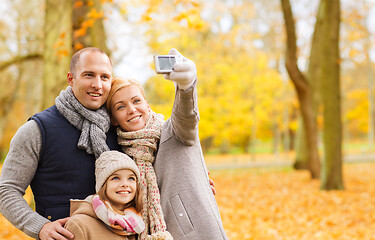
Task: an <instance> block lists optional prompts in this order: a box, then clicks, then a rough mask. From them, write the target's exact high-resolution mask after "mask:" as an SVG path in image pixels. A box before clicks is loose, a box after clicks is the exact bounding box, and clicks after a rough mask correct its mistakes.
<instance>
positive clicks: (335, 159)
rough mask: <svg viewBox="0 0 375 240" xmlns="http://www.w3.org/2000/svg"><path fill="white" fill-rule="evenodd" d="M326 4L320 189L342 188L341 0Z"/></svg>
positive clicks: (323, 41) (325, 1) (324, 12)
mask: <svg viewBox="0 0 375 240" xmlns="http://www.w3.org/2000/svg"><path fill="white" fill-rule="evenodd" d="M322 2H323V4H324V6H323V7H324V11H323V14H324V15H323V18H324V25H323V33H322V38H323V40H322V50H323V54H322V55H321V62H322V84H321V86H322V90H321V92H322V100H323V117H324V126H323V144H324V164H323V171H322V179H321V189H324V190H332V189H343V188H344V185H343V180H342V149H341V145H342V122H341V104H340V101H341V97H340V54H339V31H340V1H339V0H322Z"/></svg>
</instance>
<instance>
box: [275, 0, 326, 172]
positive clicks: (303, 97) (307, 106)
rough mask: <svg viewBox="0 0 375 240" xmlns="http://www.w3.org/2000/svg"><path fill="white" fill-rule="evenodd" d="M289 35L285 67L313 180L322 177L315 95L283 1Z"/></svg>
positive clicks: (286, 4) (287, 9)
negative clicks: (302, 68) (294, 94)
mask: <svg viewBox="0 0 375 240" xmlns="http://www.w3.org/2000/svg"><path fill="white" fill-rule="evenodd" d="M281 4H282V9H283V13H284V21H285V28H286V33H287V40H286V41H287V50H286V57H285V59H286V60H285V66H286V69H287V71H288V73H289V76H290V78H291V80H292V82H293V84H294V87H295V89H296V92H297V97H298V101H299V103H300V110H301V115H302V119H303V126H304V132H305V139H306V152H307V167H308V169H309V171H310V174H311V177H312V178H318V177H319V176H320V161H319V153H318V147H317V129H316V121H315V115H314V107H313V106H314V105H313V93H312V89H311V85H310V83H309V82H308V80H307V79H306V76H305V75H304V74H303V73H302V72H301V71H300V69H299V68H298V65H297V44H296V41H297V40H296V33H295V27H294V25H295V24H294V19H293V13H292V9H291V6H290V2H289V0H281Z"/></svg>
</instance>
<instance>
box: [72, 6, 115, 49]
mask: <svg viewBox="0 0 375 240" xmlns="http://www.w3.org/2000/svg"><path fill="white" fill-rule="evenodd" d="M77 1H78V0H74V2H77ZM91 9H95V11H96V12H98V13H100V12H101V11H102V3H101V1H100V0H94V1H93V6H88V1H83V5H82V6H81V7H78V8H75V9H74V12H73V30H78V29H80V28H82V27H83V26H82V25H83V22H84V21H87V20H89V19H88V17H87V14H88V13H89V12H90V11H91ZM91 20H93V21H94V22H93V25H92V26H90V27H88V28H87V32H86V34H85V35H84V36H79V37H74V38H73V43H74V44H73V45H74V46H76V49H74V51H76V50H79V48H78V46H81V47H80V48H84V47H97V48H99V49H101V50H103V51H104V52H105V53H106V54H107V55H108V56H110V51H109V49H108V47H107V44H106V40H107V37H106V36H107V35H106V32H105V29H104V23H103V18H96V19H91Z"/></svg>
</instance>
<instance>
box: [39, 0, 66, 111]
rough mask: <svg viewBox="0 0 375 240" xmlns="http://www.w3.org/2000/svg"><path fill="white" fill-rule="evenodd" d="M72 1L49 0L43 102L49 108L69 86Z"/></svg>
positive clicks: (45, 40) (47, 6)
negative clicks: (67, 85) (67, 79)
mask: <svg viewBox="0 0 375 240" xmlns="http://www.w3.org/2000/svg"><path fill="white" fill-rule="evenodd" d="M72 12H73V5H72V0H65V1H60V0H47V1H46V17H45V27H44V30H45V33H44V53H43V62H44V71H43V103H42V105H43V106H42V107H43V108H47V107H49V106H51V105H53V104H54V103H55V98H56V96H57V95H58V94H59V92H60V91H61V90H62V89H64V86H65V85H66V74H67V73H68V72H69V62H70V56H71V45H72V42H71V37H70V36H71V34H72Z"/></svg>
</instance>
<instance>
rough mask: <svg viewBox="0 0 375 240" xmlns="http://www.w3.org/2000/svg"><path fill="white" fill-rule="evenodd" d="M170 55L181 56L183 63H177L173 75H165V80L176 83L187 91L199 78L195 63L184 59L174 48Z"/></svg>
mask: <svg viewBox="0 0 375 240" xmlns="http://www.w3.org/2000/svg"><path fill="white" fill-rule="evenodd" d="M168 55H180V57H181V58H182V62H177V63H176V64H175V65H174V67H173V71H172V72H171V73H166V74H164V78H165V79H168V80H171V81H173V82H175V83H176V84H177V85H178V87H179V88H180V89H182V90H186V89H188V88H189V87H191V85H193V83H194V81H195V79H196V77H197V68H196V66H195V63H194V62H193V61H192V60H190V59H188V58H186V57H184V56H183V55H182V54H181V53H180V52H178V51H177V50H176V49H174V48H172V49H171V50H170V51H169V53H168Z"/></svg>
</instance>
